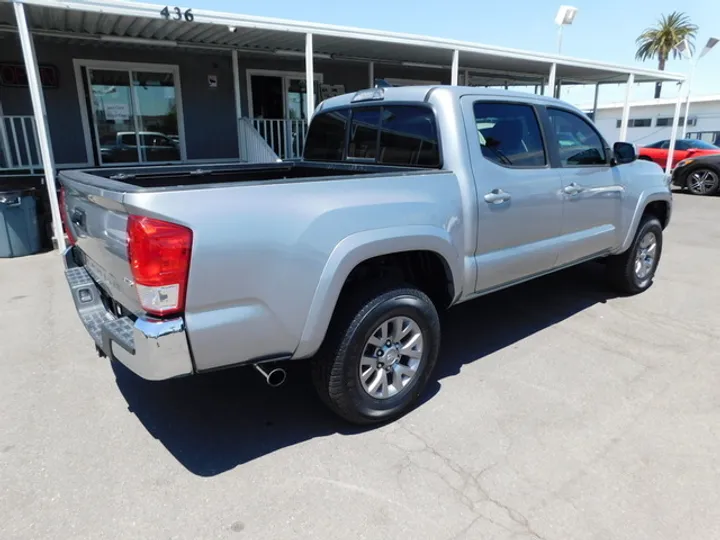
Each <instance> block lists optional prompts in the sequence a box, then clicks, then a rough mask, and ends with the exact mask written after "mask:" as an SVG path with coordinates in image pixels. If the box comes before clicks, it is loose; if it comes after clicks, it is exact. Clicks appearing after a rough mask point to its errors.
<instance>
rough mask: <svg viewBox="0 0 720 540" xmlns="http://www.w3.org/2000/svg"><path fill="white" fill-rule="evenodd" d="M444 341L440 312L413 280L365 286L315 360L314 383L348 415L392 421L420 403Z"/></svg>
mask: <svg viewBox="0 0 720 540" xmlns="http://www.w3.org/2000/svg"><path fill="white" fill-rule="evenodd" d="M439 349H440V320H439V317H438V314H437V311H436V309H435V306H434V305H433V303H432V301H431V300H430V298H428V296H427V295H426V294H425V293H423V292H422V291H420V290H418V289H415V288H412V287H380V288H370V289H365V290H364V291H361V292H360V293H359V294H357V295H354V296H351V297H348V298H345V299H344V300H341V303H340V305H338V309H337V311H336V314H335V316H334V317H333V321H332V322H331V324H330V328H329V329H328V333H327V337H326V340H325V343H324V344H323V346H322V347H321V349H320V351H319V352H318V354H317V355H316V357H315V358H314V359H313V361H312V375H313V383H314V385H315V388H316V390H317V392H318V394H319V396H320V398H321V399H322V401H323V402H324V403H325V404H326V405H328V406H329V407H330V409H331V410H332V411H333V412H335V413H336V414H337V415H339V416H340V417H342V418H344V419H345V420H347V421H349V422H352V423H354V424H361V425H368V424H376V423H381V422H387V421H390V420H394V419H396V418H398V417H400V416H402V415H403V414H405V413H406V412H408V411H409V410H410V409H411V408H412V407H413V406H414V405H415V403H416V402H417V400H418V398H419V397H420V395H421V394H422V392H423V390H424V389H425V387H426V386H427V383H428V380H429V379H430V376H431V375H432V372H433V368H434V367H435V364H436V363H437V357H438V352H439ZM379 366H380V367H379Z"/></svg>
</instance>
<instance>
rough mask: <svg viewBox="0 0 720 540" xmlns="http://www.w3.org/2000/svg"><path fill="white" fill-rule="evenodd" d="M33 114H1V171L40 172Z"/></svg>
mask: <svg viewBox="0 0 720 540" xmlns="http://www.w3.org/2000/svg"><path fill="white" fill-rule="evenodd" d="M38 148H39V145H38V138H37V131H36V130H35V119H34V118H33V117H32V116H0V172H3V171H28V172H30V174H36V173H39V172H40V170H41V169H42V165H40V153H39V152H38Z"/></svg>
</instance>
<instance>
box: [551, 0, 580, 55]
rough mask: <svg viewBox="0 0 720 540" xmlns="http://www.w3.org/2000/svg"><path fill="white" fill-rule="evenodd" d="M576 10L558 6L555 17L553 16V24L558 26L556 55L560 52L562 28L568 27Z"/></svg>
mask: <svg viewBox="0 0 720 540" xmlns="http://www.w3.org/2000/svg"><path fill="white" fill-rule="evenodd" d="M577 12H578V9H577V8H576V7H573V6H560V9H558V12H557V15H555V24H557V25H558V54H560V53H561V52H562V33H563V26H566V25H570V24H572V23H573V21H574V20H575V15H577Z"/></svg>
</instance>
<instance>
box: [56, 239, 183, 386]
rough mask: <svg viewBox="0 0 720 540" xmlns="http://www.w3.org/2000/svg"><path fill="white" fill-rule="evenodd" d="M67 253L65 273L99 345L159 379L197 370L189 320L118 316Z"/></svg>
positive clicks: (145, 375) (150, 377)
mask: <svg viewBox="0 0 720 540" xmlns="http://www.w3.org/2000/svg"><path fill="white" fill-rule="evenodd" d="M73 249H74V248H72V247H70V248H68V249H67V250H66V251H65V253H64V259H65V277H66V279H67V281H68V285H69V287H70V292H71V293H72V297H73V301H74V302H75V309H76V310H77V312H78V315H79V316H80V320H81V321H82V323H83V325H84V326H85V329H86V330H87V331H88V333H89V334H90V337H92V338H93V341H95V345H96V346H97V347H98V348H99V349H100V350H101V351H102V352H103V353H105V354H106V355H107V356H109V357H110V358H112V359H114V360H117V361H118V362H120V363H121V364H123V365H124V366H125V367H127V368H128V369H130V370H131V371H133V372H134V373H135V374H137V375H139V376H140V377H142V378H143V379H148V380H151V381H158V380H163V379H172V378H174V377H181V376H183V375H190V374H191V373H193V363H192V358H191V356H190V349H189V347H188V340H187V335H186V333H185V321H184V320H183V319H182V318H181V317H179V318H175V319H162V320H161V319H150V318H143V317H138V318H137V319H135V320H134V321H133V320H132V319H131V318H130V317H118V316H117V315H115V314H114V313H113V312H112V311H110V310H108V309H107V308H106V307H105V304H104V303H103V301H102V297H101V295H100V290H99V289H98V286H97V284H96V283H95V281H94V280H93V279H92V278H91V277H90V275H89V274H88V272H87V270H85V268H83V267H82V266H78V265H77V264H76V263H75V258H74V257H73V253H72V250H73Z"/></svg>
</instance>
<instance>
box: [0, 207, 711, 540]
mask: <svg viewBox="0 0 720 540" xmlns="http://www.w3.org/2000/svg"><path fill="white" fill-rule="evenodd" d="M719 271H720V198H699V197H691V196H688V195H684V194H676V196H675V211H674V215H673V222H672V224H671V227H670V228H669V229H668V230H667V234H666V238H665V246H664V253H663V260H662V261H661V264H660V269H659V273H658V277H657V279H656V282H655V285H654V286H653V287H652V288H651V289H650V290H649V291H648V292H646V293H645V294H643V295H641V296H638V297H633V298H618V297H615V296H614V295H613V294H612V292H611V291H610V290H609V289H608V288H607V287H606V286H605V284H604V283H603V281H602V279H601V278H602V268H601V267H600V266H599V265H587V266H584V267H580V268H576V269H572V270H570V271H566V272H563V273H560V274H557V275H554V276H550V277H548V278H544V279H542V280H539V281H536V282H534V283H532V284H527V285H523V286H520V287H516V288H514V289H512V290H508V291H504V292H500V293H497V294H494V295H491V296H489V297H487V298H483V299H480V300H478V301H475V302H471V303H468V304H465V305H462V306H459V307H458V308H456V309H454V310H453V311H451V312H450V313H449V314H448V315H447V316H446V317H445V320H444V323H443V324H444V346H443V350H442V353H441V358H440V366H439V370H438V373H437V380H438V382H437V383H436V384H433V385H431V388H430V391H429V392H428V393H427V395H426V397H425V400H424V402H423V403H422V405H421V406H420V407H419V408H418V409H416V410H415V411H413V412H412V413H410V414H409V415H407V416H406V417H404V418H403V419H401V420H400V421H397V422H395V423H393V424H390V425H387V426H384V427H381V428H376V429H371V430H358V429H355V428H351V427H348V426H347V425H344V424H343V423H342V422H340V421H339V420H336V419H335V418H334V417H333V416H332V415H331V414H330V413H329V412H327V411H326V409H325V408H324V407H323V406H322V405H321V404H320V403H319V401H318V400H317V398H316V397H315V395H314V393H313V390H312V388H311V385H310V382H309V379H308V377H307V376H306V373H305V370H304V365H302V364H296V365H294V366H292V369H290V370H289V380H288V382H287V383H286V385H285V386H283V387H281V388H279V389H272V388H269V387H267V386H266V385H265V383H264V382H263V381H262V380H261V378H260V377H259V376H258V374H257V373H255V372H253V371H252V370H249V369H238V370H233V371H226V372H218V373H214V374H212V375H207V376H203V377H196V378H187V379H182V380H175V381H169V382H162V383H150V382H145V381H142V380H140V379H138V378H137V377H135V376H134V375H132V374H131V373H129V372H128V371H127V370H125V369H124V368H123V367H122V366H119V365H111V364H110V363H109V362H108V361H107V360H106V359H100V358H98V357H97V356H96V354H95V350H94V347H93V345H92V343H91V341H90V338H89V337H88V336H87V335H86V333H85V330H84V329H83V328H82V326H81V324H80V321H79V319H78V318H77V316H76V315H75V313H74V309H73V307H72V300H71V298H70V295H69V293H68V291H67V290H66V289H67V288H66V284H65V282H64V277H63V275H62V269H61V261H60V257H58V256H57V253H46V254H42V255H38V256H34V257H26V258H21V259H10V260H0V283H2V287H1V288H0V516H2V519H0V538H2V540H11V539H13V540H14V539H23V540H24V539H28V540H29V539H32V540H38V539H53V540H55V539H64V538H73V539H99V538H103V539H105V538H108V539H130V538H142V539H192V540H198V539H216V538H218V539H219V538H229V539H238V540H239V539H242V538H248V539H273V540H278V539H300V538H308V539H309V538H313V539H314V538H317V539H326V538H327V539H358V538H368V539H380V538H383V539H384V538H387V539H396V538H412V539H418V540H419V539H432V540H445V539H447V540H450V539H510V538H513V539H525V538H527V539H543V540H569V539H572V540H583V539H602V540H610V539H612V540H620V539H628V540H643V539H652V540H662V539H667V540H678V539H710V538H719V537H720V490H718V488H717V486H719V485H720V466H719V465H718V461H717V456H718V455H720V283H719V280H718V272H719Z"/></svg>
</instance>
